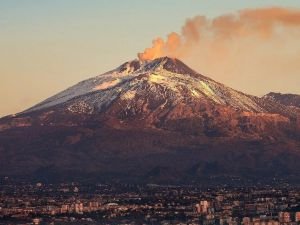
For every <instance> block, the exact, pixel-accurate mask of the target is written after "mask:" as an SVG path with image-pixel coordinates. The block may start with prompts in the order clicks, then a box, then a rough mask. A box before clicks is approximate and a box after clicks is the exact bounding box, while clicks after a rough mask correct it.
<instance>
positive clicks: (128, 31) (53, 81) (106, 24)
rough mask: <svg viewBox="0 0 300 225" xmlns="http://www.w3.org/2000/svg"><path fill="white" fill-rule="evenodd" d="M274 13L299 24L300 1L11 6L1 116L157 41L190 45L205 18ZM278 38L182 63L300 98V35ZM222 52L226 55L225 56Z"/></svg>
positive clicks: (249, 87)
mask: <svg viewBox="0 0 300 225" xmlns="http://www.w3.org/2000/svg"><path fill="white" fill-rule="evenodd" d="M273 7H280V8H285V9H288V10H292V12H295V13H292V14H291V15H290V14H288V15H285V16H286V18H287V19H288V20H289V21H290V20H291V21H292V20H293V19H294V18H296V19H297V18H298V16H299V14H298V13H299V10H300V1H298V0H281V1H280V0H277V1H276V0H273V1H271V0H264V1H260V0H253V1H241V0H225V1H223V2H222V4H220V1H217V0H211V1H204V0H185V1H182V0H162V1H160V2H159V1H150V0H126V1H119V0H109V1H108V0H89V1H86V0H52V1H38V0H27V1H23V0H21V1H19V0H3V1H1V2H0V25H1V29H0V49H1V51H0V60H1V66H0V104H1V108H0V116H4V115H7V114H11V113H15V112H18V111H21V110H24V109H25V108H28V107H30V106H32V105H34V104H36V103H37V102H40V101H41V100H43V99H45V98H47V97H49V96H51V95H53V94H55V93H57V92H58V91H60V90H63V89H65V88H66V87H68V86H71V85H73V84H74V83H76V82H78V81H81V80H83V79H86V78H88V77H92V76H94V75H97V74H101V73H103V72H106V71H108V70H111V69H113V68H115V67H116V66H118V65H120V64H121V63H123V62H125V61H128V60H131V59H133V58H136V57H137V53H140V52H143V51H144V49H145V48H148V47H151V45H152V44H151V43H152V40H154V39H156V38H157V37H161V38H162V39H163V40H166V38H167V35H168V34H170V33H172V32H176V34H178V35H179V36H180V37H182V31H181V30H182V27H184V26H185V24H186V21H187V20H188V21H191V20H195V18H199V16H205V18H207V20H209V21H213V20H214V19H215V18H223V16H224V15H228V14H230V15H237V14H238V13H237V12H238V11H240V10H256V9H258V8H259V9H261V8H273ZM277 16H278V15H277ZM279 16H281V17H282V15H281V14H280V15H279ZM276 18H277V17H276ZM253 29H254V30H255V28H253ZM275 31H276V32H275V34H272V35H271V36H268V39H261V38H258V37H257V36H255V37H253V36H250V37H249V36H247V38H244V39H243V38H238V39H235V38H232V39H230V41H228V40H229V39H228V40H227V41H226V45H223V44H222V45H221V46H218V48H216V46H215V45H214V46H210V45H207V44H206V43H207V42H198V43H196V44H195V46H193V51H191V53H189V54H188V55H184V56H179V57H180V58H182V59H183V60H184V61H185V62H186V63H187V64H188V65H189V66H191V67H192V68H194V69H196V70H197V71H199V72H200V73H203V74H205V75H208V76H210V77H212V78H214V79H216V80H218V81H220V82H223V83H225V84H226V85H229V86H231V87H233V88H235V89H238V90H241V91H244V92H247V93H250V94H255V95H263V94H265V93H267V92H269V91H280V92H289V93H299V94H300V89H299V85H298V84H299V83H300V63H299V62H300V58H299V55H300V54H299V53H300V29H299V27H298V24H297V23H293V26H291V27H290V26H289V27H288V28H286V27H285V26H279V27H276V29H275ZM220 43H223V42H220ZM219 47H220V48H219ZM220 49H222V50H224V49H226V51H224V52H225V53H224V54H219V53H220ZM199 52H201V53H202V54H199ZM217 53H218V54H217Z"/></svg>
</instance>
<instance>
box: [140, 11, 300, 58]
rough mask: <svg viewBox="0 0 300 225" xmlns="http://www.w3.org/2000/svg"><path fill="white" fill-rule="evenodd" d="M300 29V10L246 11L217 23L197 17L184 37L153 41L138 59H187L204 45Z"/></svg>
mask: <svg viewBox="0 0 300 225" xmlns="http://www.w3.org/2000/svg"><path fill="white" fill-rule="evenodd" d="M299 26H300V10H291V9H285V8H263V9H246V10H242V11H239V12H238V13H235V14H228V15H222V16H219V17H217V18H214V19H207V18H206V17H204V16H197V17H195V18H193V19H188V20H187V21H186V23H185V25H184V26H183V27H182V31H181V34H177V33H175V32H172V33H170V34H169V35H168V37H167V39H166V40H163V39H162V38H157V39H155V40H153V45H152V47H150V48H147V49H145V51H144V52H143V53H139V54H138V56H139V58H140V59H141V60H152V59H155V58H158V57H162V56H169V57H185V56H186V55H188V54H189V52H190V51H191V49H193V48H194V47H195V45H197V44H199V42H201V41H210V42H211V43H216V44H217V43H218V41H225V40H233V39H237V38H247V37H256V38H260V39H269V38H272V36H274V35H276V34H277V33H278V32H280V31H282V29H284V28H288V27H299Z"/></svg>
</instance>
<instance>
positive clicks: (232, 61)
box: [138, 7, 300, 94]
mask: <svg viewBox="0 0 300 225" xmlns="http://www.w3.org/2000/svg"><path fill="white" fill-rule="evenodd" d="M299 28H300V10H298V9H289V8H280V7H272V8H259V9H245V10H241V11H238V12H236V13H232V14H227V15H221V16H219V17H216V18H207V17H205V16H196V17H194V18H192V19H188V20H187V21H186V23H185V24H184V26H183V27H182V29H181V32H180V33H175V32H172V33H170V34H169V35H168V36H167V38H166V39H163V38H157V39H155V40H154V41H153V43H152V47H150V48H147V49H145V50H144V52H142V53H139V54H138V57H139V59H140V60H152V59H155V58H158V57H162V56H169V57H176V58H180V59H182V60H184V61H185V62H186V63H188V64H189V65H190V66H191V67H194V68H195V69H196V70H198V71H200V72H203V73H205V74H208V75H212V76H216V77H215V78H217V79H218V80H220V81H223V82H224V81H225V83H227V84H228V83H229V84H230V85H232V86H233V87H238V88H239V89H244V90H245V89H248V90H247V91H249V92H250V93H254V94H257V93H259V94H262V93H264V92H265V89H264V87H263V84H262V83H257V84H256V85H252V86H251V87H252V89H250V88H249V87H248V86H247V85H249V84H251V82H252V83H253V84H254V81H255V80H256V79H258V78H260V77H261V76H269V78H270V77H271V76H280V74H282V73H287V72H288V73H289V74H288V76H292V78H294V80H293V82H295V81H296V80H297V81H299V82H300V80H299V78H296V76H297V77H299V75H300V29H299ZM242 76H244V77H242ZM293 76H294V77H293ZM241 77H242V78H241ZM213 78H214V77H213ZM220 78H221V79H220ZM246 78H247V79H246ZM273 78H275V77H273ZM249 82H250V83H249ZM243 85H244V86H245V88H244V87H243ZM280 85H282V83H281V81H280V79H278V83H277V84H275V83H274V85H273V87H271V88H273V90H275V91H276V90H281V91H284V90H282V88H281V86H280ZM293 85H294V86H293ZM290 87H292V90H293V88H294V89H296V88H297V89H296V92H299V91H300V90H299V88H298V87H296V86H295V84H291V85H290ZM290 90H291V89H290ZM297 90H298V91H297Z"/></svg>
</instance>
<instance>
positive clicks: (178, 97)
mask: <svg viewBox="0 0 300 225" xmlns="http://www.w3.org/2000/svg"><path fill="white" fill-rule="evenodd" d="M145 82H146V83H147V85H148V87H149V90H147V91H149V92H154V93H155V92H157V91H158V90H157V85H158V86H160V87H162V88H163V90H165V92H166V93H167V92H168V93H171V94H169V95H168V96H173V99H172V104H176V103H179V102H180V101H182V100H183V99H186V98H192V99H194V100H195V101H198V100H199V101H201V99H205V100H209V101H211V102H212V103H214V104H220V105H225V106H231V107H233V108H236V109H239V110H244V111H252V112H265V111H266V110H265V109H264V108H263V107H262V106H261V104H259V102H258V98H257V97H254V96H250V95H246V94H243V93H241V92H238V91H235V90H233V89H231V88H229V87H226V86H225V85H223V84H221V83H218V82H215V81H214V80H212V79H210V78H208V77H205V76H203V75H200V74H198V73H196V72H195V71H193V70H192V69H190V68H189V67H187V66H186V65H185V64H183V63H182V62H181V61H179V60H177V59H170V58H167V57H164V58H159V59H155V60H153V61H150V62H146V63H145V62H144V63H142V62H140V61H137V60H134V61H131V62H127V63H124V64H123V65H121V66H120V67H118V68H117V69H115V70H112V71H110V72H108V73H105V74H102V75H99V76H96V77H93V78H90V79H87V80H84V81H82V82H80V83H78V84H76V85H74V86H72V87H70V88H68V89H66V90H65V91H62V92H60V93H58V94H57V95H54V96H53V97H50V98H48V99H46V100H45V101H43V102H41V103H39V104H38V105H36V106H34V107H32V108H30V109H28V110H27V111H25V112H31V111H36V110H40V109H45V108H49V107H52V106H56V105H60V104H67V103H70V104H69V105H68V110H69V111H71V112H81V113H92V112H93V110H95V109H96V110H97V111H98V110H101V109H102V107H103V106H107V105H109V104H110V103H111V102H112V101H114V100H115V99H117V98H120V99H122V100H126V101H131V100H134V97H135V96H136V95H139V94H144V95H145V94H147V93H144V92H143V91H145V90H144V89H145V87H144V86H143V84H144V83H145ZM183 90H189V93H188V94H187V93H186V92H185V91H183ZM166 93H163V94H164V95H165V96H167V94H166ZM166 98H167V97H166ZM167 101H168V99H166V102H167Z"/></svg>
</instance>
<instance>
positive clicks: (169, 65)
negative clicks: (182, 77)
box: [145, 56, 199, 75]
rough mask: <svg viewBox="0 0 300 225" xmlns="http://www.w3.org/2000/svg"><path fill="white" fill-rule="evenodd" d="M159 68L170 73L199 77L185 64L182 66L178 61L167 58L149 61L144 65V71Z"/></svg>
mask: <svg viewBox="0 0 300 225" xmlns="http://www.w3.org/2000/svg"><path fill="white" fill-rule="evenodd" d="M159 67H162V68H163V69H165V70H167V71H170V72H172V73H177V74H189V75H199V74H198V73H197V72H196V71H194V70H193V69H191V68H190V67H188V66H187V65H186V64H184V63H183V62H182V61H180V60H179V59H177V58H170V57H167V56H165V57H161V58H157V59H154V60H152V61H149V62H148V63H146V65H145V69H146V70H155V69H157V68H159Z"/></svg>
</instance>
